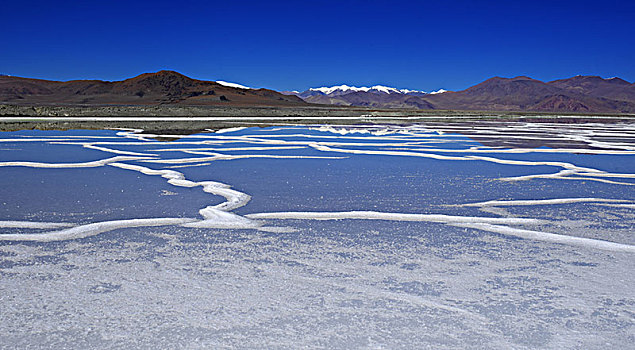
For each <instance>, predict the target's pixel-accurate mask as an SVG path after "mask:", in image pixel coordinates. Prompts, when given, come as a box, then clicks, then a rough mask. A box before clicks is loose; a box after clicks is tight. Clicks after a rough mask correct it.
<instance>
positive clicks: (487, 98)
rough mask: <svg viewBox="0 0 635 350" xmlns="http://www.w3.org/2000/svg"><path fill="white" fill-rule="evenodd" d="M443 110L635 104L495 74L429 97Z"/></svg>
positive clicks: (624, 109)
mask: <svg viewBox="0 0 635 350" xmlns="http://www.w3.org/2000/svg"><path fill="white" fill-rule="evenodd" d="M427 100H428V101H429V102H430V103H431V104H432V105H433V106H434V107H435V108H440V109H462V110H498V111H507V110H508V111H549V112H590V113H633V112H635V103H633V102H628V101H618V100H613V99H610V98H606V97H603V96H597V97H596V96H591V95H588V94H584V93H582V92H579V91H575V90H569V89H564V88H561V87H558V86H557V84H550V83H549V84H548V83H544V82H541V81H539V80H535V79H531V78H528V77H524V76H520V77H515V78H500V77H495V78H491V79H488V80H486V81H484V82H482V83H480V84H477V85H475V86H472V87H470V88H468V89H466V90H463V91H458V92H447V93H444V94H438V95H433V96H428V97H427Z"/></svg>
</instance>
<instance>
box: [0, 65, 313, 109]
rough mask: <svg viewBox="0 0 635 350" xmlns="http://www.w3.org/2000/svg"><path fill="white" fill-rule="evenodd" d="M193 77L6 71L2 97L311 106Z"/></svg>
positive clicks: (1, 78) (263, 91) (19, 101)
mask: <svg viewBox="0 0 635 350" xmlns="http://www.w3.org/2000/svg"><path fill="white" fill-rule="evenodd" d="M228 85H231V84H229V83H225V82H221V83H216V82H213V81H203V80H196V79H192V78H188V77H186V76H185V75H182V74H179V73H177V72H173V71H160V72H157V73H145V74H141V75H139V76H137V77H134V78H130V79H126V80H123V81H114V82H109V81H101V80H73V81H67V82H59V81H49V80H40V79H29V78H20V77H10V76H0V101H2V102H9V103H15V104H41V105H59V104H64V105H157V104H179V105H197V106H206V105H209V106H217V105H220V106H224V105H228V106H286V105H291V106H295V105H306V104H307V103H306V102H304V101H303V100H302V99H300V98H298V97H296V96H287V95H283V94H280V93H278V92H276V91H273V90H267V89H250V88H247V87H243V86H240V87H237V85H233V86H228Z"/></svg>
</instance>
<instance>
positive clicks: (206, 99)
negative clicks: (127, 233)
mask: <svg viewBox="0 0 635 350" xmlns="http://www.w3.org/2000/svg"><path fill="white" fill-rule="evenodd" d="M0 102H4V103H10V104H16V105H76V106H99V105H133V106H135V105H136V106H146V105H162V104H172V105H185V106H245V107H248V106H271V107H276V106H311V104H322V105H337V106H358V107H366V108H377V109H379V108H396V109H425V110H437V109H438V110H466V111H467V110H476V111H519V112H522V111H531V112H541V111H544V112H556V113H558V112H572V113H608V114H622V113H635V84H632V83H629V82H628V81H625V80H623V79H620V78H610V79H603V78H601V77H597V76H575V77H572V78H568V79H560V80H554V81H550V82H542V81H539V80H536V79H532V78H529V77H525V76H519V77H515V78H501V77H494V78H490V79H487V80H485V81H484V82H482V83H480V84H477V85H474V86H472V87H470V88H468V89H465V90H463V91H456V92H452V91H445V90H439V91H435V92H430V93H427V92H423V91H417V90H408V89H398V88H392V87H387V86H381V85H376V86H372V87H354V86H348V85H339V86H333V87H321V88H312V89H309V90H307V91H304V92H297V91H285V92H282V93H280V92H276V91H273V90H267V89H252V88H249V87H247V86H244V85H240V84H236V83H228V82H223V81H219V82H214V81H203V80H196V79H192V78H188V77H186V76H184V75H182V74H179V73H177V72H173V71H160V72H156V73H145V74H141V75H139V76H137V77H134V78H130V79H126V80H123V81H114V82H110V81H101V80H73V81H67V82H59V81H49V80H39V79H29V78H20V77H13V76H0Z"/></svg>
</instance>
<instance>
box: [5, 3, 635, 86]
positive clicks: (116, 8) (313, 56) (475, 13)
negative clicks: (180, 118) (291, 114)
mask: <svg viewBox="0 0 635 350" xmlns="http://www.w3.org/2000/svg"><path fill="white" fill-rule="evenodd" d="M0 11H1V12H2V13H3V16H2V21H0V43H1V46H0V47H1V48H0V73H4V74H10V75H16V76H28V77H35V78H46V79H54V80H71V79H103V80H121V79H125V78H129V77H132V76H135V75H138V74H140V73H143V72H153V71H158V70H161V69H172V70H176V71H179V72H181V73H183V74H186V75H188V76H191V77H194V78H198V79H205V80H227V81H233V82H238V83H241V84H245V85H249V86H254V87H267V88H272V89H276V90H304V89H306V88H308V87H316V86H324V85H329V86H330V85H335V84H341V83H347V84H353V85H375V84H384V85H390V86H396V87H400V88H410V89H420V90H427V91H429V90H436V89H438V88H445V89H449V90H461V89H464V88H467V87H469V86H471V85H474V84H477V83H479V82H481V81H483V80H485V79H487V78H490V77H492V76H504V77H513V76H518V75H527V76H530V77H533V78H536V79H540V80H553V79H558V78H564V77H570V76H573V75H576V74H584V75H600V76H603V77H613V76H619V77H621V78H623V79H626V80H628V81H630V82H633V81H635V64H634V63H633V62H635V20H634V18H635V1H632V0H631V1H611V0H603V1H518V2H512V1H441V0H437V1H430V2H428V1H372V0H367V1H277V2H276V1H249V0H244V1H229V0H225V1H219V2H216V1H188V0H182V1H178V2H166V1H134V2H132V1H131V2H130V3H129V2H127V1H118V0H114V1H59V2H55V1H5V2H3V3H2V5H0Z"/></svg>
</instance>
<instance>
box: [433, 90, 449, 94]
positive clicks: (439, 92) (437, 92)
mask: <svg viewBox="0 0 635 350" xmlns="http://www.w3.org/2000/svg"><path fill="white" fill-rule="evenodd" d="M444 92H448V90H445V89H439V90H437V91H432V92H430V95H436V94H442V93H444Z"/></svg>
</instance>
